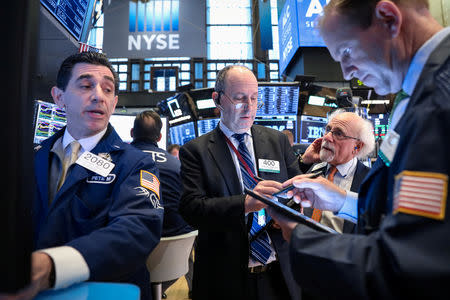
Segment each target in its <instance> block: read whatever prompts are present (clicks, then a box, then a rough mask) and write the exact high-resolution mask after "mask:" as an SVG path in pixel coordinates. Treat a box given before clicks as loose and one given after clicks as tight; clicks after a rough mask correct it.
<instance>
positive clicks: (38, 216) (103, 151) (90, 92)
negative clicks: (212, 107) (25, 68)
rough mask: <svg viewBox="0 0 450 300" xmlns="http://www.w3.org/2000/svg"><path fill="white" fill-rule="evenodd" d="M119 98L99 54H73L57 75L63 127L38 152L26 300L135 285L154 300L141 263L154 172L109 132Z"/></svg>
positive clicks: (154, 236) (147, 241)
mask: <svg viewBox="0 0 450 300" xmlns="http://www.w3.org/2000/svg"><path fill="white" fill-rule="evenodd" d="M117 92H118V77H117V74H116V73H115V71H114V69H113V68H112V66H111V64H110V62H109V61H108V59H107V57H106V56H105V55H103V54H101V53H93V52H84V53H78V54H74V55H71V56H69V57H68V58H67V59H65V60H64V62H63V63H62V65H61V67H60V69H59V72H58V76H57V85H56V86H55V87H53V88H52V91H51V94H52V97H53V100H54V101H55V103H56V104H57V105H58V106H59V107H60V108H62V109H64V110H65V112H66V118H67V126H66V127H64V128H63V129H61V130H60V131H58V132H57V133H55V134H54V135H53V136H52V137H50V138H48V139H47V140H45V141H43V142H42V143H41V144H40V145H39V146H37V147H36V149H35V150H36V153H35V168H34V170H35V178H36V191H35V198H34V202H33V229H34V244H35V248H36V251H35V252H34V253H33V254H32V274H33V280H32V283H31V285H30V286H29V287H28V288H27V289H26V290H25V291H24V292H23V293H22V295H21V296H22V297H23V298H24V299H27V298H30V299H31V298H33V297H34V295H35V294H36V293H38V292H39V291H41V290H45V289H50V288H53V289H60V288H65V287H68V286H70V285H72V284H75V283H79V282H82V281H86V280H89V281H111V282H128V283H134V284H136V285H138V286H139V287H140V291H141V297H142V299H151V298H152V297H151V292H150V277H149V274H148V271H147V269H146V266H145V261H146V258H147V256H148V255H149V253H150V252H151V251H152V250H153V248H154V247H155V246H156V245H157V244H158V243H159V239H160V236H161V227H162V218H163V209H162V207H161V205H160V203H159V181H158V178H157V176H158V171H157V169H156V166H155V163H154V161H153V160H152V159H151V157H149V156H148V155H145V154H144V153H142V152H141V151H138V150H137V149H135V148H133V147H131V146H130V145H128V144H126V143H124V142H122V140H121V139H120V138H119V136H118V135H117V133H116V131H115V130H114V128H113V127H112V126H111V125H109V123H108V122H109V118H110V116H111V114H112V113H113V112H114V108H115V106H116V104H117V101H118V97H117ZM94 162H95V163H94Z"/></svg>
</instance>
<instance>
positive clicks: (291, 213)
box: [244, 188, 339, 233]
mask: <svg viewBox="0 0 450 300" xmlns="http://www.w3.org/2000/svg"><path fill="white" fill-rule="evenodd" d="M244 192H245V193H246V194H247V195H249V196H251V197H253V198H255V199H257V200H259V201H261V202H263V203H265V204H267V205H269V206H270V207H273V208H275V209H276V210H277V211H279V212H281V213H282V214H284V215H286V216H288V217H289V218H291V219H293V220H294V221H297V222H299V223H301V224H304V225H306V226H308V227H311V228H313V229H315V230H318V231H321V232H328V233H339V232H337V231H336V230H334V229H332V228H330V227H327V226H325V225H323V224H320V223H319V222H317V221H314V220H313V219H311V218H310V217H307V216H305V215H302V214H301V213H299V212H298V211H296V210H294V209H292V208H290V207H288V206H286V205H284V204H282V203H281V202H278V201H274V200H272V199H269V198H267V197H265V196H263V195H261V194H258V193H256V192H254V191H252V190H249V189H247V188H245V189H244Z"/></svg>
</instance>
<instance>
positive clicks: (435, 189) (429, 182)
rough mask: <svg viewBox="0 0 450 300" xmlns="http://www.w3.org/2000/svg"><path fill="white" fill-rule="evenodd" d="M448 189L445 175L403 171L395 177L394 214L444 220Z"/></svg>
mask: <svg viewBox="0 0 450 300" xmlns="http://www.w3.org/2000/svg"><path fill="white" fill-rule="evenodd" d="M447 187H448V176H447V175H445V174H440V173H429V172H413V171H403V172H402V173H400V174H399V175H397V176H396V177H395V187H394V206H393V213H394V214H396V213H398V212H402V213H406V214H413V215H417V216H422V217H427V218H433V219H436V220H443V219H444V217H445V205H446V202H447Z"/></svg>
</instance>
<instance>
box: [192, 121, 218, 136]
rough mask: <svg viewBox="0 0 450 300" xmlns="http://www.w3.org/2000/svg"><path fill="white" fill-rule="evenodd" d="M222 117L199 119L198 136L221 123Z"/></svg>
mask: <svg viewBox="0 0 450 300" xmlns="http://www.w3.org/2000/svg"><path fill="white" fill-rule="evenodd" d="M219 121H220V119H219V118H215V119H203V120H198V121H197V133H198V136H201V135H204V134H205V133H208V132H210V131H212V130H214V128H216V126H217V125H218V124H219Z"/></svg>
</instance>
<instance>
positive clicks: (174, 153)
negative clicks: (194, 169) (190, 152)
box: [167, 144, 180, 159]
mask: <svg viewBox="0 0 450 300" xmlns="http://www.w3.org/2000/svg"><path fill="white" fill-rule="evenodd" d="M167 152H169V153H170V155H172V156H175V157H176V158H177V159H180V158H179V156H178V153H179V152H180V145H178V144H172V145H169V146H168V147H167Z"/></svg>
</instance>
